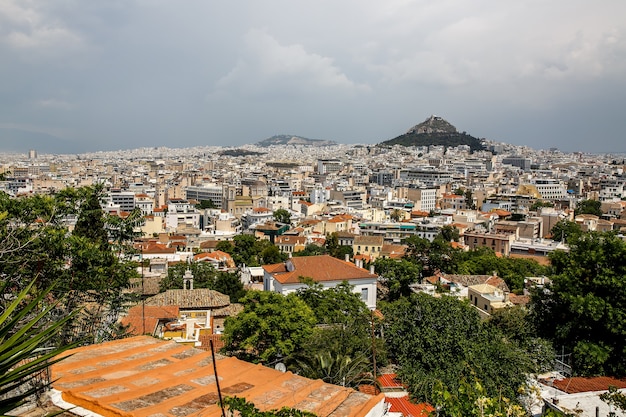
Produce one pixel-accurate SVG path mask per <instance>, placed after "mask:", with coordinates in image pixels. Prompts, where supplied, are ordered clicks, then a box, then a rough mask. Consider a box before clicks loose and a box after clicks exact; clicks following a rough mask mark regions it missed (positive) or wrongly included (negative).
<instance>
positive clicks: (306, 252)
mask: <svg viewBox="0 0 626 417" xmlns="http://www.w3.org/2000/svg"><path fill="white" fill-rule="evenodd" d="M326 253H327V250H326V248H324V247H323V246H320V245H316V244H315V243H309V244H307V245H306V246H305V247H304V249H302V250H301V251H298V252H294V253H293V256H315V255H326Z"/></svg>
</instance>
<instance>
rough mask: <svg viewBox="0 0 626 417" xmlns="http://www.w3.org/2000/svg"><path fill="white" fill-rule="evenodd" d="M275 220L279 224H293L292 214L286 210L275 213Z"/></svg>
mask: <svg viewBox="0 0 626 417" xmlns="http://www.w3.org/2000/svg"><path fill="white" fill-rule="evenodd" d="M273 215H274V220H275V221H277V222H278V223H285V224H291V213H289V211H288V210H285V209H278V210H276V211H274V213H273Z"/></svg>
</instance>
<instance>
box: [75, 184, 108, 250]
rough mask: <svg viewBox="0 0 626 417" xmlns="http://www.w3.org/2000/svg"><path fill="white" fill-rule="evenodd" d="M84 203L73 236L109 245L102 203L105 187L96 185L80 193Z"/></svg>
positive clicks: (81, 204)
mask: <svg viewBox="0 0 626 417" xmlns="http://www.w3.org/2000/svg"><path fill="white" fill-rule="evenodd" d="M80 195H82V199H83V201H82V202H81V203H80V210H79V215H78V220H77V221H76V226H74V231H73V234H74V235H75V236H82V237H86V238H88V239H90V240H92V241H94V242H96V243H99V244H101V245H103V246H104V245H107V244H108V240H109V239H108V234H107V231H106V229H105V217H104V211H103V210H102V206H101V202H102V201H103V200H104V187H103V186H102V185H94V186H93V187H87V188H85V189H83V190H82V191H81V192H80Z"/></svg>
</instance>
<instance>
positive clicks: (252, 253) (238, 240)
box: [231, 235, 259, 266]
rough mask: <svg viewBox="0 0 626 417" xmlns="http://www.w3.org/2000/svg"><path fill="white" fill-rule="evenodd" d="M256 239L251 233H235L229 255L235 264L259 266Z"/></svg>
mask: <svg viewBox="0 0 626 417" xmlns="http://www.w3.org/2000/svg"><path fill="white" fill-rule="evenodd" d="M256 241H257V239H256V238H255V237H254V236H252V235H237V236H235V237H234V238H233V251H232V253H231V256H232V257H233V260H234V261H235V263H236V264H237V265H239V266H241V265H248V266H259V259H258V255H259V246H258V244H256Z"/></svg>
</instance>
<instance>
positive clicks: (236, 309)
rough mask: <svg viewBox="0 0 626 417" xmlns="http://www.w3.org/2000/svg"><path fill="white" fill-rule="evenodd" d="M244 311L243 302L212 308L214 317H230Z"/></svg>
mask: <svg viewBox="0 0 626 417" xmlns="http://www.w3.org/2000/svg"><path fill="white" fill-rule="evenodd" d="M242 311H243V304H238V303H234V304H229V305H227V306H226V307H222V308H216V309H215V310H212V314H213V317H230V316H236V315H237V314H239V313H241V312H242Z"/></svg>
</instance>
